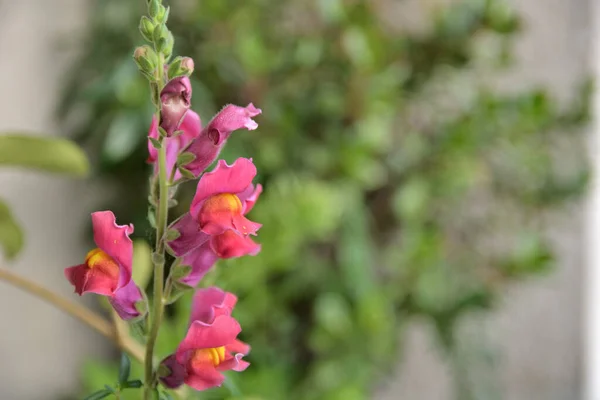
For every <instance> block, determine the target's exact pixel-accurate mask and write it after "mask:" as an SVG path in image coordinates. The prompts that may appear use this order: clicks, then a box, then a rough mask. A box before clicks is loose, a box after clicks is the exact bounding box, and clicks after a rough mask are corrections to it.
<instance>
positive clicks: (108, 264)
mask: <svg viewBox="0 0 600 400" xmlns="http://www.w3.org/2000/svg"><path fill="white" fill-rule="evenodd" d="M92 225H93V229H94V241H95V242H96V245H97V246H98V247H97V248H95V249H93V250H91V251H90V252H89V253H88V254H87V256H86V257H85V261H84V263H83V264H80V265H76V266H74V267H69V268H66V269H65V277H66V278H67V279H68V280H69V282H71V284H72V285H73V286H75V293H77V294H79V295H80V296H81V295H83V294H84V293H96V294H99V295H103V296H107V297H108V299H109V301H110V303H111V305H112V306H113V308H114V309H115V311H116V312H117V313H118V314H119V316H120V317H121V318H123V319H124V320H129V319H132V318H136V317H139V316H140V313H139V311H137V309H136V307H135V303H136V302H138V301H140V300H142V294H141V292H140V290H139V288H138V287H137V286H136V285H135V283H134V281H133V280H132V279H131V268H132V263H133V242H132V241H131V239H130V238H129V235H131V234H132V233H133V225H117V223H116V220H115V215H114V214H113V213H112V211H98V212H95V213H92Z"/></svg>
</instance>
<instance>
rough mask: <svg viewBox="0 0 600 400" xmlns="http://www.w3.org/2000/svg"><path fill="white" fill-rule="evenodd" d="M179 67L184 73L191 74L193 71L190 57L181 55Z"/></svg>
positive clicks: (192, 62)
mask: <svg viewBox="0 0 600 400" xmlns="http://www.w3.org/2000/svg"><path fill="white" fill-rule="evenodd" d="M181 69H182V70H183V71H184V72H185V74H186V75H188V76H189V75H191V74H192V72H194V60H192V59H191V58H190V57H183V59H182V60H181Z"/></svg>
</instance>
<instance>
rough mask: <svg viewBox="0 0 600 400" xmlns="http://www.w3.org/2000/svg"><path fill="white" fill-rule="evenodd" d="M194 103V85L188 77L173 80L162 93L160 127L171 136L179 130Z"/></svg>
mask: <svg viewBox="0 0 600 400" xmlns="http://www.w3.org/2000/svg"><path fill="white" fill-rule="evenodd" d="M191 101H192V84H191V82H190V78H188V77H187V76H178V77H177V78H173V79H171V80H170V81H169V82H167V84H166V85H165V87H164V88H163V90H162V91H161V92H160V102H161V109H160V126H161V128H163V129H164V130H165V131H166V132H167V136H171V135H172V134H173V132H175V131H176V130H177V129H179V125H180V124H181V122H182V121H183V117H184V115H186V113H187V112H188V110H189V109H190V106H191V104H192V103H191Z"/></svg>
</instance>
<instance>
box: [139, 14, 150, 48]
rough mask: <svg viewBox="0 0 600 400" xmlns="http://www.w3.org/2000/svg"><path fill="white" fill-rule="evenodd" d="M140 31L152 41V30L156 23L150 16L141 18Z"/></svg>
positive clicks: (145, 37)
mask: <svg viewBox="0 0 600 400" xmlns="http://www.w3.org/2000/svg"><path fill="white" fill-rule="evenodd" d="M139 29H140V33H141V34H142V36H143V37H144V39H146V40H147V41H149V42H151V41H152V32H154V23H153V22H152V21H150V18H148V17H146V16H143V17H142V19H141V20H140V26H139Z"/></svg>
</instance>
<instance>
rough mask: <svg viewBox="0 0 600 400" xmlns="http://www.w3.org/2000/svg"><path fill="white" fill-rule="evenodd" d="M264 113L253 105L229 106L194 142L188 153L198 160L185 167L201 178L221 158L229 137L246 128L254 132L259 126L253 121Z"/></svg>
mask: <svg viewBox="0 0 600 400" xmlns="http://www.w3.org/2000/svg"><path fill="white" fill-rule="evenodd" d="M261 112H262V111H261V110H260V109H259V108H256V107H254V105H253V104H252V103H250V104H248V105H247V106H246V107H239V106H235V105H233V104H228V105H226V106H225V107H223V109H222V110H221V111H219V112H218V113H217V115H215V116H214V117H213V119H212V120H211V121H210V122H209V123H208V125H206V127H205V128H204V129H203V130H202V132H201V133H200V135H199V136H198V137H197V138H196V139H194V140H193V141H192V143H191V144H190V145H189V147H188V148H187V149H186V151H187V152H190V153H192V154H193V155H194V156H196V158H195V159H194V160H193V161H192V162H191V163H189V164H187V165H186V166H185V168H186V169H188V170H189V171H190V172H191V173H193V174H194V176H199V175H200V174H201V173H202V172H203V171H204V170H205V169H206V168H208V167H209V166H210V164H212V163H213V161H215V160H216V159H217V157H218V156H219V153H220V152H221V149H222V148H223V146H224V145H225V143H226V142H227V139H228V138H229V135H231V133H232V132H233V131H235V130H238V129H242V128H246V129H248V130H249V131H252V130H254V129H256V128H257V127H258V124H257V123H256V122H255V121H254V120H253V119H252V117H255V116H257V115H259V114H260V113H261Z"/></svg>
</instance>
